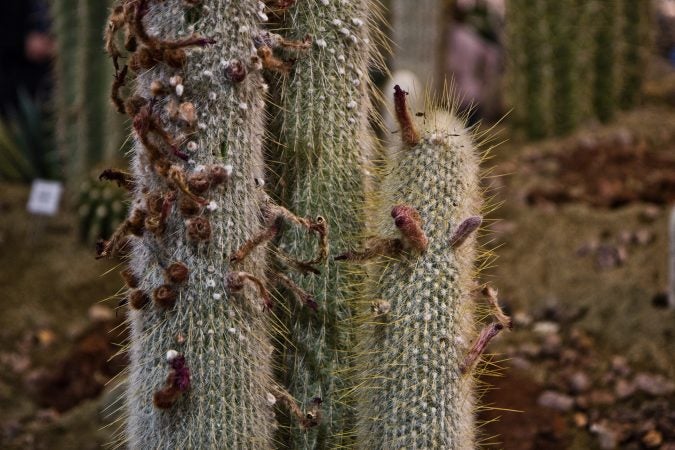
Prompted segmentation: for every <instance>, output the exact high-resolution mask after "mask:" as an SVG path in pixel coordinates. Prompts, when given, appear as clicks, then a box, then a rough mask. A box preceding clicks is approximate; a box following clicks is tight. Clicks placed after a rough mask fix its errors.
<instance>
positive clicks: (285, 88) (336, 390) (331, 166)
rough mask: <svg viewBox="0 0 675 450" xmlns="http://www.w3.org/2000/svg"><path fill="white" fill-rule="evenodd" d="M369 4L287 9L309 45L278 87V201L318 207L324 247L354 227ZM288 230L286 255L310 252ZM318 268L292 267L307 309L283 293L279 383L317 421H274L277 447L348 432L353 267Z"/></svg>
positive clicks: (311, 211) (325, 442) (365, 132)
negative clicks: (311, 301) (282, 197)
mask: <svg viewBox="0 0 675 450" xmlns="http://www.w3.org/2000/svg"><path fill="white" fill-rule="evenodd" d="M376 10H377V8H376V5H375V4H374V3H373V2H370V1H366V0H343V1H333V0H331V1H328V0H322V1H311V2H306V1H301V2H297V4H296V5H295V6H294V7H293V8H292V9H291V10H289V12H288V13H287V18H286V23H285V24H284V28H285V29H289V30H292V31H291V33H290V34H289V35H288V36H286V37H287V38H292V39H302V38H303V36H305V35H306V34H309V35H311V36H312V38H313V42H312V47H311V48H310V49H308V50H307V51H306V52H304V53H301V54H300V55H298V56H297V58H298V59H297V62H296V63H295V66H294V68H293V71H292V72H291V74H290V75H289V76H288V77H287V78H285V79H284V81H283V84H282V91H281V111H282V114H283V117H282V126H281V127H280V129H281V130H282V133H281V135H280V137H279V142H281V144H282V151H281V156H280V160H281V161H282V162H283V165H284V168H285V169H284V173H283V179H284V180H285V181H286V184H287V186H288V188H287V190H288V191H289V194H288V195H287V196H286V201H287V203H288V204H289V207H290V208H291V209H292V210H293V211H295V212H296V213H297V214H298V215H301V216H311V217H315V216H317V215H322V216H324V217H325V218H326V220H327V221H328V224H329V237H330V246H331V248H333V249H335V248H343V247H344V246H345V245H346V244H347V242H353V239H356V238H357V237H358V235H359V234H360V229H361V215H362V211H363V196H364V189H365V188H364V167H365V166H364V163H363V162H364V160H365V159H366V158H367V157H368V156H370V155H371V154H372V147H371V146H372V138H371V133H370V128H369V125H368V119H369V113H370V112H371V106H370V102H369V99H368V93H369V88H370V82H369V80H368V68H369V66H370V65H371V64H372V59H371V50H372V48H373V41H371V39H372V36H369V33H370V32H371V30H369V28H370V23H371V20H372V19H373V15H374V13H375V11H376ZM298 233H302V232H295V231H293V230H288V231H287V236H286V237H287V239H284V240H282V242H281V248H283V249H284V250H285V251H287V252H289V253H291V254H293V255H302V256H301V257H308V256H309V255H312V254H315V252H316V250H315V247H314V244H313V243H312V244H311V245H307V244H298V243H300V242H302V238H301V237H300V236H299V234H298ZM321 271H322V274H321V275H318V276H312V275H305V276H304V277H300V276H294V280H295V281H296V282H297V284H299V285H300V286H301V287H302V288H303V289H305V290H306V291H307V292H309V293H311V294H312V295H314V296H315V297H316V300H317V302H318V304H319V310H318V311H317V312H316V313H314V312H312V311H309V310H307V308H304V307H301V306H299V305H297V302H296V301H295V300H293V299H292V298H290V297H289V299H288V301H287V303H288V305H289V310H290V311H289V313H288V314H287V316H286V317H284V318H283V321H284V328H285V329H286V330H287V332H286V334H287V336H286V338H287V340H288V343H287V344H286V345H285V349H282V350H281V356H280V364H279V365H280V367H281V371H282V372H283V373H281V374H280V378H281V379H282V380H283V382H282V384H284V385H285V386H287V387H288V389H289V391H290V392H291V394H292V395H293V396H294V397H295V398H296V399H298V400H299V401H300V402H302V403H304V404H306V403H307V402H308V401H309V400H311V399H312V397H314V396H317V395H318V396H320V397H321V398H322V399H323V400H324V403H323V404H322V411H323V413H322V421H321V423H320V424H319V426H318V427H317V428H316V429H312V430H308V431H305V430H302V429H300V428H299V427H298V426H297V425H295V424H293V423H290V424H289V426H290V430H289V429H284V427H280V433H279V436H278V441H279V442H280V446H282V447H288V448H293V449H314V448H317V449H319V448H339V447H340V448H341V447H342V446H347V445H348V443H349V442H351V440H352V439H353V436H352V435H351V434H350V428H351V427H352V425H353V423H352V421H353V420H352V419H353V405H351V401H350V400H349V399H348V395H347V393H348V390H349V389H350V384H351V380H350V377H349V367H350V365H351V363H352V362H353V361H352V359H351V356H350V351H351V348H352V341H351V340H352V336H351V331H350V326H349V320H350V314H351V313H350V308H349V305H348V303H349V301H350V300H351V299H353V297H354V295H355V286H356V285H357V284H358V280H359V279H360V275H359V273H358V270H357V269H349V268H346V267H345V266H344V265H342V266H341V265H337V264H333V263H332V262H330V263H326V264H325V265H324V266H323V267H321Z"/></svg>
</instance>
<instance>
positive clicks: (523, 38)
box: [506, 0, 548, 139]
mask: <svg viewBox="0 0 675 450" xmlns="http://www.w3.org/2000/svg"><path fill="white" fill-rule="evenodd" d="M543 6H544V4H543V3H542V2H534V3H529V2H526V1H523V0H511V1H509V2H507V4H506V7H507V10H506V12H507V24H506V26H507V34H508V43H509V47H510V49H511V51H510V52H509V53H510V54H509V66H510V67H511V71H510V72H511V73H510V75H509V79H510V83H511V84H512V86H513V93H512V94H511V99H510V100H511V103H512V104H513V105H514V120H515V121H516V124H517V125H518V126H519V127H521V128H523V129H524V130H525V131H526V133H527V135H528V136H529V137H530V138H534V139H537V138H541V137H543V136H545V135H546V134H547V130H548V124H547V116H546V114H545V111H546V102H545V97H546V96H545V92H546V86H545V76H544V70H545V63H546V49H545V45H544V41H545V39H544V37H545V31H544V29H543V25H544V23H543V21H542V20H540V18H541V17H542V16H543Z"/></svg>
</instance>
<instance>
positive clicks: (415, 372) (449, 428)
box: [339, 86, 481, 449]
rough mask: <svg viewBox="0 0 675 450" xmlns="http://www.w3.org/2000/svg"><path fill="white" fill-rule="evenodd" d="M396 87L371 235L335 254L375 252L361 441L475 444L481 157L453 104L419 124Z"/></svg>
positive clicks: (365, 336) (368, 444) (364, 317)
mask: <svg viewBox="0 0 675 450" xmlns="http://www.w3.org/2000/svg"><path fill="white" fill-rule="evenodd" d="M405 95H406V94H405V92H403V91H402V90H401V89H399V88H398V86H397V92H396V97H397V98H396V109H397V111H396V112H397V116H398V117H399V121H400V123H401V130H400V133H401V139H402V141H403V144H402V147H401V148H400V150H399V153H398V155H395V156H394V160H393V161H392V162H391V164H390V166H389V168H388V170H387V174H386V177H385V179H384V181H383V183H382V186H381V193H380V196H381V198H380V199H379V201H378V205H379V212H378V216H377V220H376V222H375V223H376V225H375V226H376V231H375V233H374V234H375V235H376V236H377V237H376V238H373V239H371V240H370V241H368V242H366V249H365V250H363V251H361V252H347V253H345V254H344V255H341V256H340V257H339V259H347V260H350V259H351V260H356V261H358V260H365V259H374V260H375V265H374V267H373V269H372V273H371V274H370V277H369V282H368V285H367V290H368V294H369V298H370V299H371V302H368V304H366V305H363V306H362V307H361V308H360V318H361V320H360V321H361V327H360V328H361V331H362V335H361V337H362V345H363V348H362V349H360V353H361V358H360V359H361V370H362V371H363V373H362V377H363V380H362V382H361V383H360V384H359V385H358V388H357V396H358V398H359V427H358V438H359V445H360V446H361V447H362V448H368V449H389V448H420V449H421V448H443V449H470V448H474V446H475V441H474V418H473V411H474V395H473V393H472V385H473V380H472V376H471V374H470V367H468V365H467V364H466V362H465V354H466V353H467V352H468V350H469V344H470V342H471V340H472V338H473V336H474V323H475V318H474V307H473V300H472V291H473V290H474V288H475V283H474V279H473V277H474V274H475V267H474V259H475V253H476V252H475V236H474V232H475V230H476V228H477V227H478V225H479V224H480V217H479V216H477V214H478V213H479V211H480V208H481V190H480V187H479V184H478V170H479V168H478V165H479V156H478V154H477V152H476V146H475V145H476V144H475V142H474V139H473V138H472V135H471V132H470V131H468V130H467V129H466V128H465V125H464V123H463V122H461V121H459V120H457V119H454V118H452V117H451V116H450V115H449V113H447V112H431V111H429V112H428V113H427V118H426V121H427V123H426V125H425V127H424V130H423V131H422V132H421V133H420V132H418V131H417V130H416V129H415V127H414V125H413V124H412V119H411V118H410V115H409V113H408V111H407V110H406V105H405Z"/></svg>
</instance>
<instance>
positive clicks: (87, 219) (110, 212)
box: [77, 179, 127, 244]
mask: <svg viewBox="0 0 675 450" xmlns="http://www.w3.org/2000/svg"><path fill="white" fill-rule="evenodd" d="M126 213H127V204H126V193H125V191H124V189H122V188H120V187H115V186H111V185H109V184H107V183H105V184H104V183H101V182H100V181H98V180H96V179H89V180H85V181H83V182H82V183H81V185H80V192H79V196H78V201H77V214H78V217H79V231H80V239H82V240H83V241H85V242H88V243H92V244H93V243H94V242H96V241H97V240H98V239H101V238H103V237H106V236H110V234H111V233H112V232H113V231H114V230H115V228H117V227H118V226H119V224H120V223H122V221H123V220H124V218H125V217H126Z"/></svg>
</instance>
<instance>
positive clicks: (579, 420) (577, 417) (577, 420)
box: [574, 412, 588, 428]
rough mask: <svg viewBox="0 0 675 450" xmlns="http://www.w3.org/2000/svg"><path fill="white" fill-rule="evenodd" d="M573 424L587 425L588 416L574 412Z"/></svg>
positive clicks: (579, 426)
mask: <svg viewBox="0 0 675 450" xmlns="http://www.w3.org/2000/svg"><path fill="white" fill-rule="evenodd" d="M574 425H576V426H577V427H578V428H585V427H586V425H588V416H587V415H586V414H584V413H582V412H576V413H574Z"/></svg>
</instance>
